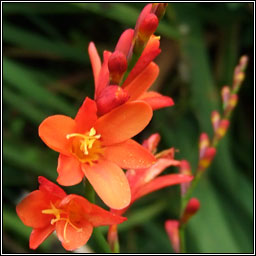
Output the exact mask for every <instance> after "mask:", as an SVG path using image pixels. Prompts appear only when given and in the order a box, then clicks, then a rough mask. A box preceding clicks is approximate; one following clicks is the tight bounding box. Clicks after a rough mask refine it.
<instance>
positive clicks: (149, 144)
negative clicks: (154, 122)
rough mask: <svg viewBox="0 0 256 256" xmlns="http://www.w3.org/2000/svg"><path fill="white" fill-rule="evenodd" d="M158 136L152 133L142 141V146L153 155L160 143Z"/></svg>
mask: <svg viewBox="0 0 256 256" xmlns="http://www.w3.org/2000/svg"><path fill="white" fill-rule="evenodd" d="M160 139H161V137H160V135H159V133H154V134H152V135H150V137H149V138H148V139H146V140H144V141H143V143H142V146H143V147H145V148H146V149H148V150H149V151H150V152H152V153H155V152H156V149H157V146H158V144H159V142H160Z"/></svg>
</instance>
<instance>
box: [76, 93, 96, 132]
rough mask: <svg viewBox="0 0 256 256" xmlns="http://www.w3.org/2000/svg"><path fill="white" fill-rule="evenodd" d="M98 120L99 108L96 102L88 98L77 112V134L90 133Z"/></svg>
mask: <svg viewBox="0 0 256 256" xmlns="http://www.w3.org/2000/svg"><path fill="white" fill-rule="evenodd" d="M96 120H97V106H96V102H95V101H94V100H91V99H90V98H88V97H86V98H85V100H84V102H83V105H82V106H81V107H80V109H79V110H78V112H77V115H76V117H75V121H76V125H77V127H76V132H78V133H84V132H86V131H89V130H90V129H91V127H92V126H93V125H94V124H95V122H96Z"/></svg>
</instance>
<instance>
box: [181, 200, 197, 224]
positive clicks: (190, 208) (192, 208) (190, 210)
mask: <svg viewBox="0 0 256 256" xmlns="http://www.w3.org/2000/svg"><path fill="white" fill-rule="evenodd" d="M199 208H200V202H199V200H198V199H197V198H195V197H193V198H191V199H190V200H189V202H188V204H187V206H186V209H185V211H184V213H183V216H182V217H181V220H180V223H181V224H185V223H187V222H188V220H189V219H190V218H191V217H192V216H193V215H195V214H196V213H197V211H198V210H199Z"/></svg>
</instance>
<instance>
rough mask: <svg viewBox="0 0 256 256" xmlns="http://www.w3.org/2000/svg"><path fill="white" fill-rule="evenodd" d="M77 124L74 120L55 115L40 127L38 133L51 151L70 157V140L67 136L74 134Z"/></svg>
mask: <svg viewBox="0 0 256 256" xmlns="http://www.w3.org/2000/svg"><path fill="white" fill-rule="evenodd" d="M75 128H76V122H75V120H73V119H72V118H70V117H68V116H63V115H55V116H50V117H48V118H46V119H45V120H44V121H43V122H42V123H41V124H40V126H39V129H38V132H39V136H40V138H41V139H42V140H43V142H44V143H45V144H46V145H47V146H48V147H50V148H51V149H53V150H55V151H57V152H60V153H63V154H64V155H70V150H69V140H68V139H67V138H66V136H67V134H70V133H73V132H74V131H75Z"/></svg>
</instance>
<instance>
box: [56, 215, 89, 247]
mask: <svg viewBox="0 0 256 256" xmlns="http://www.w3.org/2000/svg"><path fill="white" fill-rule="evenodd" d="M70 221H71V222H68V221H66V220H61V221H58V222H57V223H56V233H57V236H58V238H59V240H60V241H61V243H62V246H63V247H64V248H65V249H66V250H68V251H73V250H75V249H78V248H79V247H81V246H83V245H85V244H86V243H87V241H88V240H89V238H90V237H91V235H92V231H93V226H92V224H91V223H89V222H88V221H86V220H85V219H80V220H79V221H77V222H76V221H73V222H72V219H71V220H70Z"/></svg>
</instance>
